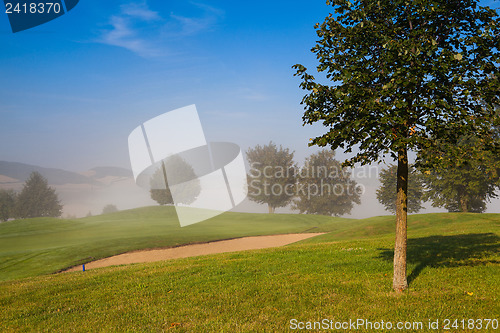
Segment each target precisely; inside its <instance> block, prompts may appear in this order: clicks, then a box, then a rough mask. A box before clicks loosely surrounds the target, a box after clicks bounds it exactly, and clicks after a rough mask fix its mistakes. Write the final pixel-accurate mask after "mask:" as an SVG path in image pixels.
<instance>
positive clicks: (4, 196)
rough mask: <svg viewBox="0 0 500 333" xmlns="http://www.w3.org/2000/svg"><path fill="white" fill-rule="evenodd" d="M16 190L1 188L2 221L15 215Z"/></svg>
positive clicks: (0, 210)
mask: <svg viewBox="0 0 500 333" xmlns="http://www.w3.org/2000/svg"><path fill="white" fill-rule="evenodd" d="M15 204H16V192H14V190H4V189H0V221H7V220H9V219H10V218H11V217H13V216H14V208H15Z"/></svg>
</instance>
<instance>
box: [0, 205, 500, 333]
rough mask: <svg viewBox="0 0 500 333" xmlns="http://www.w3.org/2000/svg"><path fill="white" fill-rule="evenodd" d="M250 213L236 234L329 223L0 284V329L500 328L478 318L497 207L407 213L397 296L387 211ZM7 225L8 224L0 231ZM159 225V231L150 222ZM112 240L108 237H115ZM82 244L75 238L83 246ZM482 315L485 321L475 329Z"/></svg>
mask: <svg viewBox="0 0 500 333" xmlns="http://www.w3.org/2000/svg"><path fill="white" fill-rule="evenodd" d="M153 211H154V210H151V209H147V210H146V212H148V214H151V215H150V216H149V218H145V220H143V221H146V220H147V219H151V220H155V219H156V217H155V216H156V215H155V214H156V213H153ZM140 213H141V212H140V210H138V211H136V210H133V211H129V212H123V213H121V214H124V215H122V216H121V218H120V216H119V215H110V216H109V217H108V218H109V220H108V221H107V223H111V224H116V222H119V221H120V219H123V220H124V222H123V223H124V225H129V226H130V227H131V225H132V224H133V223H132V222H130V221H129V218H130V220H131V219H132V215H135V214H137V216H136V218H137V219H139V218H140V215H141V214H140ZM230 215H232V214H228V215H226V216H224V217H222V218H221V220H219V221H207V222H203V223H200V224H199V228H200V229H201V230H199V233H198V232H193V231H190V232H189V233H191V236H193V235H198V237H200V238H199V239H197V241H199V240H203V239H202V238H203V237H202V234H203V233H210V235H212V236H216V234H217V232H216V230H213V231H210V227H209V225H208V224H209V223H210V225H212V226H213V227H214V228H216V227H217V226H219V227H220V228H221V229H220V230H219V231H221V232H222V231H223V229H224V228H222V227H223V226H226V227H228V226H230V225H231V223H238V222H236V221H239V222H242V221H243V220H245V219H244V217H242V216H239V218H238V215H242V214H236V215H233V216H232V217H231V216H230ZM249 217H251V218H250V219H249V223H255V224H252V225H246V226H245V227H243V226H241V227H242V229H241V230H238V232H241V233H245V232H246V233H255V234H258V233H259V232H258V231H255V230H252V228H254V227H260V228H262V229H266V227H267V230H265V231H269V232H271V230H278V232H285V230H286V229H287V228H286V226H288V228H289V229H290V230H289V231H300V230H298V229H300V228H302V230H307V229H310V228H312V227H315V226H317V228H316V229H313V230H311V231H321V230H322V231H331V232H330V233H328V234H325V235H322V236H318V237H315V238H313V239H309V240H305V241H302V242H300V243H296V244H292V245H289V246H286V247H282V248H275V249H266V250H258V251H246V252H237V253H226V254H218V255H210V256H203V257H196V258H186V259H177V260H171V261H166V262H157V263H149V264H135V265H128V266H119V267H108V268H102V269H95V270H91V271H87V272H75V273H64V274H53V275H43V276H38V277H33V278H29V279H19V280H15V281H4V282H0V308H1V309H2V311H1V312H0V331H1V332H11V331H12V332H14V331H15V332H17V331H37V332H38V331H46V332H53V331H58V332H67V331H78V332H89V331H112V332H122V331H130V332H136V331H138V332H162V331H168V332H170V331H174V332H175V331H177V332H283V331H297V330H292V329H291V328H292V327H294V324H297V325H298V324H299V322H301V323H304V324H305V323H306V322H314V321H321V320H323V319H325V320H328V321H330V320H331V321H332V324H333V325H334V324H335V322H348V321H349V320H352V321H356V320H358V319H359V320H364V321H365V325H368V326H365V325H360V326H359V327H358V330H356V331H359V332H374V331H376V330H374V329H369V324H368V322H369V323H371V324H372V325H377V323H378V324H379V325H380V323H381V321H384V324H385V325H387V323H388V322H390V323H391V324H392V325H396V324H397V322H406V323H407V325H412V323H415V324H413V325H419V323H422V325H423V326H422V327H423V328H424V329H423V330H411V329H406V330H400V331H401V332H408V331H415V332H422V331H428V332H495V331H496V332H498V331H500V326H499V327H498V328H497V330H493V329H492V327H493V325H495V322H490V323H489V328H488V329H486V325H487V324H488V321H487V320H486V319H495V320H497V321H496V323H497V325H498V320H500V318H499V317H500V305H499V304H500V299H499V295H500V287H499V283H498V281H500V265H499V263H500V254H499V249H500V237H499V227H500V214H424V215H413V216H410V218H409V241H408V262H409V266H408V275H409V282H410V288H409V290H408V291H407V292H405V293H404V294H403V295H397V294H395V293H393V292H392V290H391V280H392V246H393V235H392V234H393V232H392V229H393V224H394V218H393V217H376V218H370V219H364V220H346V219H332V218H327V217H320V216H304V215H302V216H290V215H275V216H267V215H251V216H250V215H249ZM99 219H103V217H94V218H91V219H82V220H76V221H74V222H73V223H81V226H80V227H79V228H81V230H86V231H85V232H86V234H87V235H91V234H92V233H91V230H95V231H94V232H97V231H96V230H104V228H105V227H104V226H102V224H103V222H102V220H99ZM252 219H253V220H254V221H252V222H250V220H252ZM160 220H161V219H158V220H157V222H158V223H160ZM58 221H60V220H58ZM126 221H129V222H126ZM307 221H309V222H307ZM26 222H27V221H23V222H22V223H26ZM48 222H50V223H54V221H52V222H51V221H48ZM64 223H65V226H64V227H63V226H61V229H59V230H58V231H57V232H59V233H65V232H66V233H71V230H73V229H72V227H71V226H68V225H66V224H67V223H69V221H64ZM92 223H95V226H94V227H93V228H95V229H92V227H91V226H92ZM144 223H146V222H144ZM204 223H207V225H205V226H203V224H204ZM35 224H36V223H35ZM146 224H151V225H153V224H154V223H152V222H151V223H149V222H147V223H146ZM84 226H85V227H84ZM7 227H8V228H10V231H8V230H4V229H3V228H7ZM7 227H5V226H2V229H0V234H1V235H6V234H9V232H10V234H12V233H14V231H15V229H16V228H15V226H14V225H12V224H11V225H10V226H7ZM193 227H194V226H193ZM53 228H55V229H57V228H56V227H55V226H54V227H53ZM99 228H101V229H99ZM114 228H117V226H115V227H114ZM152 228H153V229H154V228H155V227H152ZM156 228H157V229H156V230H160V229H161V227H160V226H159V224H158V225H157V227H156ZM188 228H189V227H188ZM183 229H184V228H183ZM291 229H295V230H291ZM37 230H38V229H37V228H36V227H35V226H34V225H32V226H31V228H29V226H28V225H27V226H26V229H25V230H24V231H23V232H19V236H18V237H20V238H22V237H23V234H24V233H26V235H25V237H28V234H30V233H32V234H36V233H37V232H38V231H37ZM186 230H187V229H186ZM235 231H236V230H233V232H235ZM55 232H56V231H55ZM116 232H117V233H119V231H118V229H117V231H116ZM179 232H180V231H179ZM263 232H264V230H262V232H261V233H263ZM129 235H130V234H129ZM165 235H166V234H164V235H163V236H164V237H165ZM176 235H177V239H178V241H182V240H183V239H188V238H183V237H188V235H184V234H182V233H180V234H176ZM225 235H226V234H225ZM102 236H103V237H104V236H105V235H102ZM160 236H161V235H158V237H159V238H160ZM204 236H205V237H210V236H208V235H204ZM89 237H90V236H89ZM141 237H143V238H144V239H147V238H148V237H149V236H146V231H144V234H142V235H141V236H140V237H139V235H137V239H139V238H141ZM118 238H119V237H118V235H116V241H117V240H118ZM131 239H133V238H131ZM40 242H41V243H42V241H40ZM59 242H62V240H59ZM84 244H85V243H84V242H83V240H82V248H84V247H85V246H84ZM138 244H139V243H137V245H138ZM163 245H164V244H163ZM40 246H41V245H40ZM67 249H72V248H71V247H67ZM95 249H98V248H97V247H95ZM96 251H97V250H96ZM294 319H295V320H296V321H293V320H294ZM446 319H448V320H451V322H450V324H449V328H450V330H444V329H443V323H444V324H446V322H444V320H446ZM462 319H464V321H463V322H462ZM469 319H482V321H476V322H474V323H473V325H474V327H475V329H467V325H472V323H470V322H469V321H468V320H469ZM429 320H430V321H431V322H435V321H436V320H440V323H439V327H440V328H439V329H438V330H429V329H428V325H429ZM455 320H457V322H456V323H455V324H456V325H457V326H456V327H455V328H454V327H453V326H454V325H453V322H454V321H455ZM323 323H326V321H325V322H323ZM360 323H361V322H360ZM480 323H481V324H482V325H483V328H482V329H478V327H479V324H480ZM403 324H404V323H403ZM311 325H313V324H311ZM462 325H464V326H465V329H462V328H461V327H462ZM386 327H387V326H386ZM315 331H319V330H315ZM324 331H327V330H324ZM330 331H331V332H339V331H340V332H342V331H344V332H350V331H354V330H353V329H347V330H341V329H340V330H339V329H332V330H330ZM378 331H379V332H387V331H392V330H388V329H382V330H378ZM394 331H397V330H395V329H394Z"/></svg>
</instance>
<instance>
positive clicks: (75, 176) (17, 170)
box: [0, 161, 95, 185]
mask: <svg viewBox="0 0 500 333" xmlns="http://www.w3.org/2000/svg"><path fill="white" fill-rule="evenodd" d="M33 171H37V172H39V173H40V174H41V175H42V176H44V177H45V178H47V181H48V183H49V184H51V185H63V184H92V183H95V181H94V180H93V179H90V178H88V177H86V176H84V175H81V174H79V173H76V172H71V171H66V170H61V169H53V168H43V167H40V166H36V165H30V164H24V163H18V162H6V161H0V174H1V175H4V176H7V177H10V178H15V179H18V180H20V181H22V182H24V181H26V179H28V177H29V176H30V174H31V173H32V172H33Z"/></svg>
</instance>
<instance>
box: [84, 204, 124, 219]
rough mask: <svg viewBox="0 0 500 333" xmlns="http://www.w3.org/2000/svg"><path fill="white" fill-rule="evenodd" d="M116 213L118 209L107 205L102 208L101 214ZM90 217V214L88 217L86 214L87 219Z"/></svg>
mask: <svg viewBox="0 0 500 333" xmlns="http://www.w3.org/2000/svg"><path fill="white" fill-rule="evenodd" d="M116 212H118V208H117V207H116V206H115V205H113V204H108V205H106V206H104V208H103V209H102V213H103V214H110V213H116ZM89 213H90V212H89ZM91 216H92V214H91V215H90V216H89V215H88V214H87V217H91Z"/></svg>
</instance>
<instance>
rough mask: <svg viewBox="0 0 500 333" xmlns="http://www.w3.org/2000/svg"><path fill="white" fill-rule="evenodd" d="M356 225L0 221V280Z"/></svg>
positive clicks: (140, 214)
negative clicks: (131, 255)
mask: <svg viewBox="0 0 500 333" xmlns="http://www.w3.org/2000/svg"><path fill="white" fill-rule="evenodd" d="M355 221H356V220H351V219H344V218H333V217H326V216H305V215H282V214H275V215H269V214H243V213H231V212H228V213H224V214H222V215H219V216H217V217H215V218H212V219H210V220H208V221H205V222H202V223H198V224H194V225H191V226H187V227H183V228H181V227H180V226H179V223H178V221H177V216H176V214H175V210H174V209H173V208H172V207H145V208H139V209H132V210H127V211H122V212H117V213H113V214H105V215H99V216H93V217H87V218H81V219H74V220H66V219H54V218H36V219H26V220H18V221H9V222H4V223H0V281H2V280H8V279H16V278H22V277H29V276H37V275H40V274H48V273H53V272H56V271H58V270H61V269H64V268H68V267H71V266H74V265H80V264H83V263H86V262H89V261H92V260H96V259H100V258H105V257H109V256H112V255H115V254H119V253H123V252H127V251H133V250H138V249H147V248H159V247H172V246H178V245H182V244H190V243H197V242H208V241H214V240H220V239H230V238H236V237H243V236H254V235H269V234H283V233H296V232H321V231H331V230H341V229H343V228H349V227H351V222H354V223H355Z"/></svg>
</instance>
